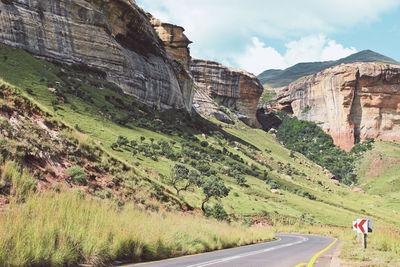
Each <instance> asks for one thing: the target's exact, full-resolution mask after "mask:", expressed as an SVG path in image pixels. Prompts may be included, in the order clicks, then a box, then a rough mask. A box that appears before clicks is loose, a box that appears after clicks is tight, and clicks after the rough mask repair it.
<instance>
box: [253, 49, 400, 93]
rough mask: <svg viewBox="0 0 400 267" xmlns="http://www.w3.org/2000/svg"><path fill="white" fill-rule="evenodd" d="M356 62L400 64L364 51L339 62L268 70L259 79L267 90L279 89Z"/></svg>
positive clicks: (315, 63)
mask: <svg viewBox="0 0 400 267" xmlns="http://www.w3.org/2000/svg"><path fill="white" fill-rule="evenodd" d="M356 62H382V63H387V64H399V62H397V61H396V60H394V59H392V58H390V57H387V56H384V55H381V54H379V53H376V52H374V51H371V50H363V51H360V52H357V53H355V54H352V55H350V56H348V57H345V58H341V59H338V60H332V61H322V62H304V63H298V64H296V65H294V66H291V67H289V68H287V69H285V70H266V71H264V72H263V73H261V74H260V75H258V78H259V79H260V82H261V83H262V84H263V85H264V86H265V87H266V88H277V87H282V86H287V85H289V84H290V83H292V82H294V81H296V80H297V79H299V78H301V77H304V76H308V75H313V74H315V73H317V72H320V71H323V70H324V69H327V68H330V67H334V66H338V65H341V64H350V63H356Z"/></svg>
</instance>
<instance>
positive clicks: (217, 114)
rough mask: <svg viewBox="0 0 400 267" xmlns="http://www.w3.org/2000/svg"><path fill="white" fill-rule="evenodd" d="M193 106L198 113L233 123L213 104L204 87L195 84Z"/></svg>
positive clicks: (233, 122)
mask: <svg viewBox="0 0 400 267" xmlns="http://www.w3.org/2000/svg"><path fill="white" fill-rule="evenodd" d="M193 108H194V109H195V110H196V111H197V112H198V113H200V114H203V115H206V116H210V117H214V118H216V119H217V120H219V121H222V122H224V123H227V124H235V121H234V120H233V119H232V118H231V117H230V116H229V115H228V114H226V113H225V112H224V111H222V110H221V109H220V108H219V107H218V106H217V105H216V104H215V102H214V100H213V99H212V98H211V97H210V96H209V95H208V93H207V90H206V89H205V88H202V87H197V86H196V88H195V94H194V97H193Z"/></svg>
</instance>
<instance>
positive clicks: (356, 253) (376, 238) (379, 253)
mask: <svg viewBox="0 0 400 267" xmlns="http://www.w3.org/2000/svg"><path fill="white" fill-rule="evenodd" d="M273 228H274V230H275V232H277V233H301V234H317V235H322V236H329V237H333V238H337V239H339V240H340V242H341V247H340V252H341V253H340V258H341V261H342V262H341V264H342V265H343V266H398V265H399V264H400V257H399V253H400V231H399V229H398V228H394V227H387V226H377V227H374V229H373V232H372V233H369V234H368V237H367V249H363V248H362V245H361V235H360V237H359V240H358V241H357V232H356V231H353V230H352V229H351V228H350V227H336V226H329V225H309V224H307V223H304V222H297V223H295V224H293V225H287V224H286V225H276V226H274V227H273Z"/></svg>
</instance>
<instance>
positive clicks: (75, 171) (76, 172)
mask: <svg viewBox="0 0 400 267" xmlns="http://www.w3.org/2000/svg"><path fill="white" fill-rule="evenodd" d="M66 172H67V174H68V175H69V176H70V177H71V178H72V180H74V181H75V182H76V183H77V184H79V185H87V181H86V178H87V174H86V172H85V170H83V169H82V168H81V167H79V166H74V167H71V168H68V169H67V170H66Z"/></svg>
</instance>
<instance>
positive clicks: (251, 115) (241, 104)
mask: <svg viewBox="0 0 400 267" xmlns="http://www.w3.org/2000/svg"><path fill="white" fill-rule="evenodd" d="M191 70H192V76H193V79H194V81H195V83H196V84H197V86H199V87H201V88H205V89H206V91H207V94H208V95H209V96H211V97H212V98H213V99H215V100H216V101H217V102H219V103H221V104H223V105H225V106H227V107H230V108H234V109H235V110H237V111H238V112H239V113H240V114H243V115H244V116H245V117H247V118H244V119H243V118H242V119H243V120H244V121H247V122H248V124H249V125H251V126H254V127H257V126H258V122H257V119H256V112H257V105H258V102H259V99H260V96H261V94H262V92H263V87H262V85H261V84H260V82H259V80H258V79H257V77H256V76H254V75H253V74H251V73H248V72H246V71H244V70H240V69H234V68H228V67H225V66H223V65H221V64H219V63H217V62H213V61H206V60H192V64H191Z"/></svg>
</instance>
